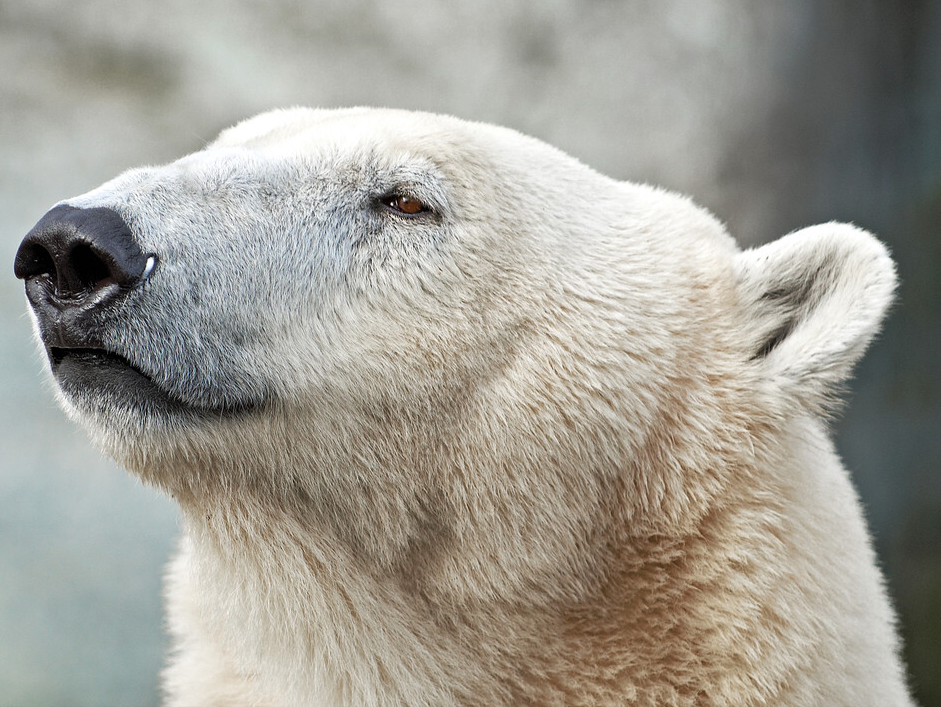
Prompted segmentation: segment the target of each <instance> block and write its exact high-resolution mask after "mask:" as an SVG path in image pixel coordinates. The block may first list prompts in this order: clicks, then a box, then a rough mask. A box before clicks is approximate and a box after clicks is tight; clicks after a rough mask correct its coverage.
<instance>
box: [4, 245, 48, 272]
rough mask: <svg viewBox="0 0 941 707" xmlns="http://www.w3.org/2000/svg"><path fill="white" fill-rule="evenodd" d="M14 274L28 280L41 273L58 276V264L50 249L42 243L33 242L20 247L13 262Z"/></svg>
mask: <svg viewBox="0 0 941 707" xmlns="http://www.w3.org/2000/svg"><path fill="white" fill-rule="evenodd" d="M13 274H14V275H16V276H17V277H18V278H20V279H21V280H28V279H29V278H32V277H38V276H39V275H48V276H50V277H51V278H52V279H55V277H56V264H55V261H54V260H53V259H52V256H51V255H50V254H49V251H48V250H46V249H45V248H43V247H42V246H41V245H38V244H36V243H31V244H28V245H26V246H23V247H20V250H19V252H17V254H16V260H15V261H14V263H13Z"/></svg>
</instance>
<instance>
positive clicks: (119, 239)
mask: <svg viewBox="0 0 941 707" xmlns="http://www.w3.org/2000/svg"><path fill="white" fill-rule="evenodd" d="M155 262H156V260H155V259H154V257H153V256H148V255H146V254H145V253H144V252H143V251H141V249H140V246H139V245H138V244H137V242H136V241H135V240H134V238H133V237H132V235H131V229H130V228H129V227H128V225H127V223H125V221H124V219H123V218H121V215H120V214H118V212H116V211H114V210H113V209H108V208H102V207H96V208H90V209H79V208H75V207H74V206H66V205H62V206H56V207H55V208H54V209H52V210H51V211H49V212H48V213H47V214H46V215H45V216H43V217H42V218H41V219H40V220H39V223H37V224H36V225H35V226H34V227H33V229H32V230H31V231H30V232H29V233H28V234H26V238H24V239H23V242H22V243H21V244H20V247H19V250H17V252H16V260H15V261H14V263H13V272H14V273H15V274H16V276H17V277H18V278H21V279H23V280H26V284H27V288H26V289H27V294H28V295H30V300H33V296H32V293H31V292H30V290H31V289H36V288H37V287H41V288H42V289H43V291H44V294H45V296H46V297H49V298H51V299H52V300H54V301H56V302H57V303H59V304H69V303H76V304H78V303H79V302H86V301H88V300H90V299H94V300H96V302H97V301H100V300H101V299H103V298H106V294H107V293H114V292H116V291H119V290H120V289H124V288H130V287H132V286H133V285H135V284H137V283H138V282H140V281H141V280H142V279H144V278H146V277H147V276H148V275H149V274H150V271H151V270H152V269H153V266H154V264H155Z"/></svg>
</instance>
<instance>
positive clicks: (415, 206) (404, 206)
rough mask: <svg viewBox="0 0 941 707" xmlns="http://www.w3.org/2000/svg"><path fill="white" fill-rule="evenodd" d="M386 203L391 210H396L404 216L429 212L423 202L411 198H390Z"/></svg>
mask: <svg viewBox="0 0 941 707" xmlns="http://www.w3.org/2000/svg"><path fill="white" fill-rule="evenodd" d="M385 203H386V206H388V207H389V208H390V209H395V210H396V211H400V212H401V213H403V214H418V213H421V212H423V211H428V210H429V209H428V207H427V206H425V205H424V204H423V203H422V202H421V201H419V200H418V199H413V198H412V197H410V196H401V195H399V196H390V197H388V198H387V199H386V202H385Z"/></svg>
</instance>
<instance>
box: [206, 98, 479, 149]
mask: <svg viewBox="0 0 941 707" xmlns="http://www.w3.org/2000/svg"><path fill="white" fill-rule="evenodd" d="M469 125H470V124H468V123H465V122H464V121H461V120H458V119H456V118H449V117H447V116H438V115H432V114H427V113H412V112H407V111H399V110H391V109H369V108H349V109H340V110H317V109H307V108H295V109H289V110H277V111H271V112H269V113H263V114H262V115H259V116H256V117H254V118H251V119H249V120H246V121H244V122H242V123H239V124H238V125H236V126H234V127H232V128H230V129H228V130H226V131H224V132H223V133H222V134H221V135H220V136H219V138H218V139H217V140H216V141H215V143H213V144H212V145H211V146H210V149H218V148H222V149H224V148H247V149H250V150H254V151H258V152H262V153H274V154H298V155H303V154H311V153H318V152H323V151H330V152H340V153H342V154H346V155H351V154H356V153H357V152H362V151H364V150H371V149H377V148H380V149H386V150H390V149H391V150H394V149H396V148H399V149H401V148H406V147H411V148H412V149H414V150H419V149H420V148H421V147H422V146H428V147H431V146H432V145H433V149H434V150H435V151H438V152H440V151H446V150H447V149H448V148H449V146H451V145H456V144H459V143H460V142H462V141H466V140H467V139H468V138H469V137H470V135H469V133H470V132H473V131H471V130H469V129H468V128H469ZM487 127H489V126H480V128H481V129H484V130H486V128H487Z"/></svg>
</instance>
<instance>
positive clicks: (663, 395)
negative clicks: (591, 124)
mask: <svg viewBox="0 0 941 707" xmlns="http://www.w3.org/2000/svg"><path fill="white" fill-rule="evenodd" d="M15 267H16V274H17V276H18V277H20V278H23V279H24V280H25V281H26V291H27V295H28V298H29V301H30V303H31V305H32V311H33V314H34V318H35V323H36V327H37V330H38V332H39V337H40V340H41V342H42V345H43V348H44V351H45V352H46V354H47V355H48V360H49V364H50V367H51V371H52V374H53V377H54V378H55V381H56V384H57V387H58V391H59V393H60V401H61V403H62V405H63V406H64V407H65V409H66V410H67V411H68V413H69V414H70V415H71V416H72V417H74V418H75V419H77V420H78V421H80V422H81V423H82V424H83V425H84V426H85V427H86V428H87V429H88V430H89V432H90V434H91V436H92V438H93V439H94V440H95V441H96V442H97V444H99V445H100V446H101V447H102V448H103V449H104V450H105V451H106V452H107V453H108V454H110V455H112V456H113V457H114V458H115V459H117V460H118V461H119V462H120V463H122V464H125V465H127V466H128V467H129V468H131V469H132V470H134V471H135V472H137V473H139V474H140V475H141V476H142V477H143V478H145V479H146V480H148V481H150V482H153V483H155V484H157V485H159V486H161V487H163V488H165V489H167V490H168V491H169V492H170V493H172V494H173V495H174V496H175V497H176V498H178V499H179V500H180V502H181V503H182V504H183V505H184V507H187V506H188V505H189V506H192V507H195V508H198V507H201V506H200V504H201V503H202V502H203V501H205V499H207V498H209V497H211V496H213V495H214V494H215V495H216V496H219V495H225V494H229V495H233V494H235V493H236V491H238V492H239V493H245V494H256V496H257V497H258V498H263V499H268V501H269V502H270V504H271V505H272V506H277V507H279V508H304V509H305V513H306V514H307V515H308V517H313V518H316V523H317V524H318V527H321V528H325V529H326V530H328V531H329V532H330V533H332V534H333V535H335V536H336V537H338V538H341V540H342V543H343V544H344V546H345V547H347V548H348V549H349V550H350V552H351V553H353V554H355V555H357V556H361V557H364V558H368V560H369V562H370V563H372V565H374V566H378V567H382V568H384V570H389V571H399V570H400V571H402V572H403V576H404V574H407V575H408V576H409V577H411V578H413V579H414V581H419V579H420V578H421V577H424V576H425V575H426V574H427V576H429V577H430V576H432V575H433V576H434V577H435V580H434V582H435V586H437V587H439V588H440V587H446V588H447V590H448V591H453V592H456V593H467V592H476V593H479V594H481V595H496V594H500V595H506V594H507V593H510V594H513V593H515V592H523V591H531V588H532V587H534V586H538V587H543V588H545V591H547V592H567V591H571V590H572V585H573V583H574V584H579V583H582V582H584V583H585V584H586V585H589V584H591V583H592V581H594V580H595V579H597V577H596V575H597V574H598V572H597V571H595V570H596V569H597V567H596V565H597V556H598V553H599V552H601V550H602V548H603V547H604V546H605V543H606V542H608V541H607V538H609V535H610V533H611V532H614V531H613V530H612V529H619V530H618V532H622V531H623V529H625V528H628V529H630V531H629V532H631V533H634V532H641V529H643V532H649V533H653V532H666V531H670V530H671V529H674V530H675V529H677V528H682V527H687V526H688V525H689V524H692V523H695V522H696V521H697V519H699V518H701V517H703V515H704V514H706V513H708V512H709V509H710V508H711V507H712V506H713V504H715V503H716V502H717V500H718V499H722V498H727V497H728V494H729V493H730V489H733V490H734V489H736V488H738V489H741V488H743V487H745V488H748V487H752V486H755V485H756V484H757V485H760V483H761V476H762V474H763V473H765V472H764V471H763V470H762V467H763V466H765V465H766V462H763V461H762V460H763V459H764V460H766V459H767V458H768V457H769V455H773V454H775V453H778V452H777V451H776V450H779V447H780V446H781V444H782V442H781V440H780V435H779V431H780V429H781V427H782V424H783V422H782V421H784V420H787V419H789V418H791V417H793V416H795V415H801V414H811V415H815V414H818V413H819V412H820V411H821V410H823V409H825V407H826V405H827V402H828V400H830V399H831V397H832V395H833V392H834V390H835V389H836V388H837V387H838V386H839V384H840V383H841V382H843V381H844V380H845V379H846V377H847V376H848V374H849V372H850V369H851V367H852V365H853V363H854V362H855V361H856V360H857V359H858V358H859V356H860V355H861V353H862V351H863V349H864V348H865V346H866V344H867V343H868V342H869V340H870V338H871V337H872V336H873V334H874V332H875V331H876V329H877V327H878V325H879V323H880V321H881V319H882V317H883V314H884V312H885V310H886V308H887V306H888V305H889V303H890V300H891V298H892V292H893V288H894V283H895V277H894V272H893V266H892V263H891V261H890V259H889V258H888V256H887V254H886V251H885V249H884V248H883V247H882V246H881V245H880V244H879V243H878V242H877V241H876V240H874V239H873V238H872V237H871V236H869V235H868V234H866V233H863V232H861V231H859V230H857V229H855V228H853V227H851V226H847V225H839V224H829V225H823V226H817V227H814V228H810V229H806V230H803V231H800V232H797V233H793V234H791V235H789V236H786V237H784V238H782V239H781V240H779V241H777V242H775V243H772V244H770V245H767V246H764V247H762V248H758V249H755V250H748V251H744V252H743V251H741V250H740V249H739V248H738V247H737V246H736V245H735V243H734V241H733V240H732V239H731V238H730V237H729V236H728V235H727V234H726V232H725V231H724V229H723V228H722V227H721V226H720V225H719V224H718V223H717V222H716V221H715V220H714V219H713V218H712V217H711V216H709V215H708V214H707V213H705V212H704V211H703V210H701V209H699V208H697V207H696V206H694V205H693V204H691V203H690V202H689V201H688V200H686V199H685V198H681V197H678V196H675V195H673V194H670V193H667V192H664V191H662V190H658V189H654V188H649V187H645V186H638V185H633V184H628V183H624V182H619V181H615V180H612V179H610V178H607V177H605V176H602V175H600V174H598V173H596V172H594V171H593V170H591V169H589V168H588V167H586V166H584V165H582V164H580V163H579V162H578V161H576V160H575V159H573V158H571V157H568V156H566V155H564V154H562V153H561V152H559V151H557V150H555V149H553V148H551V147H549V146H547V145H545V144H543V143H541V142H539V141H537V140H534V139H531V138H527V137H524V136H522V135H520V134H518V133H516V132H513V131H511V130H507V129H503V128H497V127H493V126H488V125H481V124H476V123H469V122H463V121H460V120H457V119H453V118H446V117H441V116H432V115H425V114H414V113H406V112H398V111H389V110H365V109H355V110H342V111H314V110H289V111H279V112H273V113H268V114H265V115H262V116H260V117H257V118H254V119H252V120H248V121H246V122H244V123H242V124H240V125H238V126H236V127H234V128H232V129H230V130H228V131H226V132H224V133H223V134H222V135H221V136H220V137H219V138H218V140H216V141H215V142H214V143H212V144H211V145H209V146H208V147H207V148H206V149H204V150H201V151H200V152H197V153H195V154H193V155H190V156H188V157H184V158H183V159H180V160H178V161H176V162H174V163H172V164H169V165H166V166H161V167H148V168H143V169H136V170H133V171H130V172H127V173H125V174H123V175H121V176H119V177H117V178H116V179H114V180H113V181H110V182H108V183H106V184H104V185H103V186H101V187H100V188H98V189H96V190H94V191H92V192H89V193H87V194H85V195H83V196H80V197H77V198H73V199H69V200H68V201H65V202H63V203H62V204H60V205H58V206H56V207H55V208H54V209H52V210H51V211H50V212H49V213H48V214H47V215H46V216H45V217H44V218H43V219H42V220H41V221H40V222H39V223H38V224H37V226H36V227H35V228H34V229H33V230H32V231H31V232H30V234H29V235H28V236H27V238H26V240H25V241H24V243H23V245H22V246H21V248H20V250H19V252H18V254H17V258H16V266H15ZM738 492H739V491H734V493H738ZM253 497H254V496H253ZM625 532H626V531H625ZM446 547H447V548H452V549H453V548H456V547H460V548H462V551H461V553H450V551H449V553H444V552H443V551H442V550H441V548H446ZM445 555H446V557H445ZM455 557H458V559H457V560H456V559H454V558H455ZM472 561H473V562H478V563H479V566H480V567H481V568H483V569H481V571H480V574H479V576H478V577H476V578H475V579H474V580H473V582H471V580H469V579H468V578H467V575H466V572H465V571H462V570H460V569H459V567H460V566H461V563H462V562H463V563H464V566H465V567H466V566H467V563H468V562H472ZM416 563H417V565H420V566H421V568H422V569H421V571H420V572H419V571H417V570H416V569H415V566H416ZM406 567H407V568H409V569H408V570H407V571H406V570H405V569H402V568H406ZM547 578H552V581H551V582H550V581H546V579H547ZM409 581H412V580H409ZM429 581H430V580H429ZM598 581H600V580H598ZM442 591H443V590H442Z"/></svg>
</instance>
